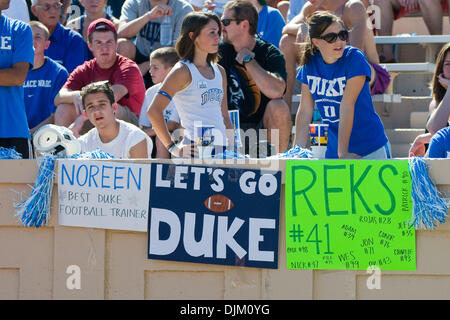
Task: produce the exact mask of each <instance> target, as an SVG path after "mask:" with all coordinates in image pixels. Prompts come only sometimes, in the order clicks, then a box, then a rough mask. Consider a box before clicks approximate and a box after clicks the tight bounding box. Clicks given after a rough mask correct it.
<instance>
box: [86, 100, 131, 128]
mask: <svg viewBox="0 0 450 320" xmlns="http://www.w3.org/2000/svg"><path fill="white" fill-rule="evenodd" d="M116 118H117V119H120V120H123V121H125V122H128V123H132V124H134V125H135V126H139V117H138V116H137V114H136V113H134V112H133V111H131V110H130V108H128V107H124V106H121V105H119V107H118V108H117V112H116ZM92 128H94V125H93V124H92V123H91V122H90V121H89V120H86V121H85V122H84V124H83V127H82V128H81V130H80V135H83V134H85V133H86V132H88V131H89V130H91V129H92Z"/></svg>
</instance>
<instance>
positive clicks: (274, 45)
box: [0, 0, 450, 159]
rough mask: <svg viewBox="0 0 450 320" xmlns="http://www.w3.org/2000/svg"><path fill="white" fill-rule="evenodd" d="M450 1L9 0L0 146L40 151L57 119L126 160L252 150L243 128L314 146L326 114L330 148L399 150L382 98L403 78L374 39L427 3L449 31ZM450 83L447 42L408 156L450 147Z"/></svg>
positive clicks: (1, 55)
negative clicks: (41, 136)
mask: <svg viewBox="0 0 450 320" xmlns="http://www.w3.org/2000/svg"><path fill="white" fill-rule="evenodd" d="M449 4H450V0H442V1H441V0H427V1H425V0H308V1H306V0H289V1H285V0H283V1H277V0H270V1H269V0H230V1H224V0H0V147H7V148H15V149H16V151H18V152H19V153H21V154H22V156H23V157H24V158H32V157H33V155H34V151H33V146H32V143H31V141H32V136H33V134H34V133H35V132H36V131H37V130H39V129H40V128H41V127H43V126H44V125H47V124H55V125H58V126H63V127H68V128H70V129H71V130H72V132H73V134H74V136H75V137H77V138H79V141H80V143H81V145H82V150H84V151H90V150H95V148H97V147H99V148H101V149H102V150H104V151H107V152H110V153H111V154H114V155H115V156H117V157H119V158H150V157H154V158H171V157H186V156H187V157H197V156H199V150H198V149H199V148H198V147H199V146H205V145H208V144H210V145H212V146H214V150H213V151H212V152H213V153H214V152H215V153H218V152H224V151H225V150H227V149H228V150H233V151H239V152H241V153H246V154H248V153H249V150H250V149H252V147H253V146H252V142H251V141H249V140H248V139H247V140H246V139H244V140H243V146H242V148H240V146H239V143H236V141H235V139H236V135H235V130H243V132H247V131H249V130H253V131H254V132H255V133H256V136H257V139H259V140H260V141H263V140H264V138H263V137H262V136H260V132H263V131H264V130H261V129H265V132H266V133H267V143H268V144H269V145H274V146H276V151H275V152H284V151H286V150H288V149H289V148H290V146H293V145H294V144H297V145H301V146H302V147H308V146H309V143H310V137H309V124H310V123H311V122H312V121H313V120H317V119H314V114H315V113H314V111H315V110H318V112H319V114H320V117H319V118H320V119H321V121H322V122H323V123H325V124H328V126H329V131H328V148H327V153H326V157H327V158H371V159H386V158H390V157H391V155H390V154H391V150H390V143H389V141H388V138H387V136H386V134H385V131H384V128H383V125H382V123H381V120H380V118H379V117H378V115H377V114H376V112H375V110H374V107H373V103H372V96H373V95H376V94H382V93H384V92H385V91H386V90H387V88H388V86H389V84H390V82H391V79H390V75H389V73H388V72H387V71H386V70H385V69H384V67H382V64H383V63H393V62H396V61H395V57H394V54H393V48H392V45H382V46H378V47H377V46H376V44H375V35H391V34H392V26H393V21H394V20H396V19H400V18H401V17H403V16H405V15H406V14H416V13H420V14H421V15H422V17H423V20H424V22H425V25H426V27H427V28H428V31H429V33H430V34H433V35H435V34H442V29H443V27H442V21H443V15H444V13H445V12H447V11H449V13H450V6H449ZM375 7H376V8H377V10H378V12H379V13H381V14H379V15H376V16H375V18H376V19H380V21H375V20H376V19H374V16H372V13H373V8H375ZM378 22H379V24H377V23H378ZM377 26H378V28H377ZM296 84H297V85H300V87H301V88H300V90H301V93H302V95H301V101H300V104H299V108H298V112H297V114H296V117H295V122H294V123H293V121H292V120H293V119H292V116H291V109H292V107H291V106H292V96H293V93H294V92H295V90H296V89H295V87H296ZM449 85H450V44H447V45H444V46H443V48H442V49H441V50H440V52H439V53H438V54H437V56H436V70H435V73H434V76H433V80H432V83H431V89H432V101H431V103H430V106H429V110H430V111H429V119H428V123H427V128H426V129H427V131H426V133H425V134H423V135H419V136H418V137H417V138H416V140H415V141H414V142H413V144H412V147H411V150H410V156H430V157H443V158H445V157H448V155H449V152H450V131H449V130H448V124H449V119H450V96H449V94H447V93H448V88H449ZM231 110H238V111H239V121H238V123H239V126H238V127H237V124H236V122H235V121H232V119H231V118H230V116H229V111H231ZM293 127H294V128H295V129H294V130H293ZM293 132H294V133H295V135H294V136H292V133H293ZM244 137H245V135H244ZM198 139H199V140H198ZM258 146H260V143H259V142H258ZM428 146H429V148H428ZM238 147H239V148H238ZM428 149H429V151H428Z"/></svg>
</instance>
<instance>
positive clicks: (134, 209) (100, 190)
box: [58, 159, 150, 232]
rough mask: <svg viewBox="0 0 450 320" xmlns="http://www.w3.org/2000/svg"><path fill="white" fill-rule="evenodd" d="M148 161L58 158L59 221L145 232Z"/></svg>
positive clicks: (148, 183) (148, 189) (84, 225)
mask: <svg viewBox="0 0 450 320" xmlns="http://www.w3.org/2000/svg"><path fill="white" fill-rule="evenodd" d="M149 192H150V164H137V163H123V162H110V161H93V160H69V159H63V160H58V197H59V204H58V212H59V224H60V225H63V226H72V227H89V228H103V229H117V230H130V231H144V232H145V231H147V218H148V205H149Z"/></svg>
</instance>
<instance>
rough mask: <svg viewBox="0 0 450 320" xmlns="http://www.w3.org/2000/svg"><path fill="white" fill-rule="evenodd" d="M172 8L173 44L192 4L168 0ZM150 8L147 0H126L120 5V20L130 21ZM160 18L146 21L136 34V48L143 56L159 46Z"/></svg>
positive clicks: (180, 0) (179, 0)
mask: <svg viewBox="0 0 450 320" xmlns="http://www.w3.org/2000/svg"><path fill="white" fill-rule="evenodd" d="M167 4H168V5H169V6H170V7H171V8H172V13H173V15H172V16H171V21H172V24H173V34H172V46H174V45H175V43H176V41H177V39H178V36H179V35H180V31H181V23H182V22H183V19H184V17H185V16H186V15H187V14H188V13H189V12H191V11H194V9H193V8H192V6H191V5H190V4H189V3H188V2H186V1H184V0H169V1H168V3H167ZM151 9H152V7H151V5H150V1H149V0H126V1H125V3H124V4H123V6H122V14H121V15H120V21H121V22H127V21H132V20H134V19H137V18H139V17H140V16H142V15H144V14H145V13H147V12H149V11H150V10H151ZM161 22H162V18H161V19H155V20H152V21H150V22H149V23H147V24H146V25H145V26H144V27H143V28H142V29H141V30H140V31H139V32H138V33H137V35H136V48H137V49H138V50H139V52H140V53H141V54H143V55H145V56H149V55H150V53H151V52H152V51H153V50H155V49H158V48H159V47H161V44H160V43H159V30H160V23H161Z"/></svg>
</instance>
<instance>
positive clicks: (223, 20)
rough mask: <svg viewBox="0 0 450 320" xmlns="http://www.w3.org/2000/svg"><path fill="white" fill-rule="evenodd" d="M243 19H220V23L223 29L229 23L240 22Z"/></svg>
mask: <svg viewBox="0 0 450 320" xmlns="http://www.w3.org/2000/svg"><path fill="white" fill-rule="evenodd" d="M242 20H243V19H221V20H220V21H221V22H222V24H223V25H224V26H225V27H228V26H229V25H230V23H231V21H242Z"/></svg>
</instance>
